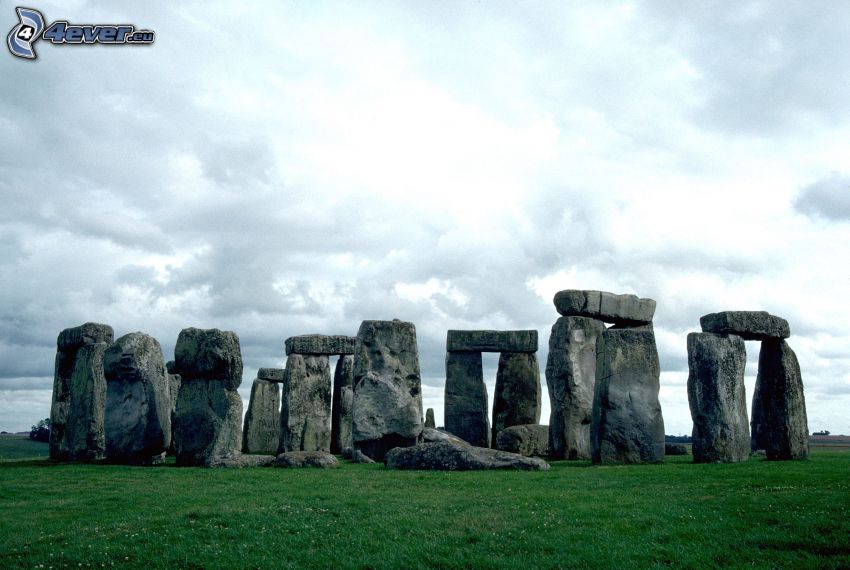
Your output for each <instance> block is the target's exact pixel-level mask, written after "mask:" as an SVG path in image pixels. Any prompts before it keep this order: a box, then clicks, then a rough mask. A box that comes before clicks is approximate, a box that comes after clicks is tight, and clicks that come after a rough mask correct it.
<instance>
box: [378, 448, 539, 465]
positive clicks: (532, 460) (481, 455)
mask: <svg viewBox="0 0 850 570" xmlns="http://www.w3.org/2000/svg"><path fill="white" fill-rule="evenodd" d="M385 463H386V466H387V468H388V469H427V470H436V471H473V470H481V469H521V470H525V471H545V470H547V469H549V464H548V463H546V462H545V461H543V460H542V459H539V458H536V457H524V456H522V455H518V454H516V453H509V452H507V451H499V450H496V449H487V448H484V447H473V446H471V445H469V446H464V445H454V444H452V443H446V442H441V443H423V444H422V445H416V446H414V447H397V448H395V449H393V450H391V451H390V452H389V453H387V455H386V459H385Z"/></svg>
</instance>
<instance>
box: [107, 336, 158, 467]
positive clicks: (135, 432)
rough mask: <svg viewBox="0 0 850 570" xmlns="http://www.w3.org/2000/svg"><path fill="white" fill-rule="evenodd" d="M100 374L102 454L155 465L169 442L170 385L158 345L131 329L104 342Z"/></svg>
mask: <svg viewBox="0 0 850 570" xmlns="http://www.w3.org/2000/svg"><path fill="white" fill-rule="evenodd" d="M103 374H104V377H105V379H106V406H105V412H104V420H103V427H104V434H105V438H106V459H107V460H108V461H110V462H111V463H123V464H128V465H157V464H160V463H162V462H163V461H164V460H165V452H166V451H167V450H168V448H169V447H170V446H171V411H172V405H171V389H170V386H169V383H168V377H167V375H166V372H165V362H164V361H163V357H162V347H161V346H160V345H159V342H157V340H156V339H155V338H153V337H152V336H150V335H146V334H144V333H140V332H135V333H130V334H126V335H124V336H122V337H121V338H119V339H118V340H116V341H115V342H113V343H112V344H110V345H109V348H107V349H106V352H105V353H104V355H103Z"/></svg>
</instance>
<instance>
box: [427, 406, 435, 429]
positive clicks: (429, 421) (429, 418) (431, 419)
mask: <svg viewBox="0 0 850 570" xmlns="http://www.w3.org/2000/svg"><path fill="white" fill-rule="evenodd" d="M425 427H426V428H435V429H436V427H437V423H436V422H435V421H434V408H428V409H427V410H425Z"/></svg>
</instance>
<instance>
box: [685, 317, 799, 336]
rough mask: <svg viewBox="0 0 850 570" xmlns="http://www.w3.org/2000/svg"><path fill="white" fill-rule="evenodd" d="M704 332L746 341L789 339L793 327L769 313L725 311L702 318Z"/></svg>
mask: <svg viewBox="0 0 850 570" xmlns="http://www.w3.org/2000/svg"><path fill="white" fill-rule="evenodd" d="M699 324H700V326H701V327H702V331H703V332H710V333H716V334H734V335H738V336H740V337H741V338H743V339H744V340H766V339H769V338H788V337H789V336H791V327H790V326H789V325H788V321H786V320H785V319H783V318H781V317H777V316H774V315H771V314H770V313H768V312H767V311H723V312H721V313H710V314H708V315H705V316H703V317H700V320H699Z"/></svg>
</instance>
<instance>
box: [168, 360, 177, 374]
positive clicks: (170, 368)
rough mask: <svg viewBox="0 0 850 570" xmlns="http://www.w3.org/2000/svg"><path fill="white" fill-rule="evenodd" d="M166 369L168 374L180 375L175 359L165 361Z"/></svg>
mask: <svg viewBox="0 0 850 570" xmlns="http://www.w3.org/2000/svg"><path fill="white" fill-rule="evenodd" d="M165 371H166V372H167V373H168V374H172V375H176V376H179V374H178V373H177V364H176V363H175V362H174V361H173V360H169V361H168V362H166V363H165Z"/></svg>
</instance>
